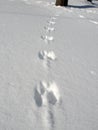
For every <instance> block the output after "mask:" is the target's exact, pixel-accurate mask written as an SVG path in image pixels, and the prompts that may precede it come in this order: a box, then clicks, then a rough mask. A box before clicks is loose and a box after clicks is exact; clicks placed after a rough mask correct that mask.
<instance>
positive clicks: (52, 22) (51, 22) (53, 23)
mask: <svg viewBox="0 0 98 130" xmlns="http://www.w3.org/2000/svg"><path fill="white" fill-rule="evenodd" d="M48 23H49V25H55V24H56V22H55V21H52V20H50V21H48Z"/></svg>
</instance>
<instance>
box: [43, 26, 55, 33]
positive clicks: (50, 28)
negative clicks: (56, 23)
mask: <svg viewBox="0 0 98 130" xmlns="http://www.w3.org/2000/svg"><path fill="white" fill-rule="evenodd" d="M44 29H45V30H46V31H47V32H53V31H55V29H54V28H53V27H44Z"/></svg>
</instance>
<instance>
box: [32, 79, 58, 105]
mask: <svg viewBox="0 0 98 130" xmlns="http://www.w3.org/2000/svg"><path fill="white" fill-rule="evenodd" d="M34 100H35V103H36V105H37V106H38V107H41V106H49V104H50V105H56V103H60V100H61V97H60V94H59V90H58V87H57V85H56V83H55V82H48V83H47V82H45V81H41V82H40V83H39V84H38V85H37V86H36V88H35V91H34Z"/></svg>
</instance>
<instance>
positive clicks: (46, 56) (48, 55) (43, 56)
mask: <svg viewBox="0 0 98 130" xmlns="http://www.w3.org/2000/svg"><path fill="white" fill-rule="evenodd" d="M39 58H40V59H43V60H51V61H54V60H56V55H55V53H54V52H53V51H49V52H47V51H40V52H39Z"/></svg>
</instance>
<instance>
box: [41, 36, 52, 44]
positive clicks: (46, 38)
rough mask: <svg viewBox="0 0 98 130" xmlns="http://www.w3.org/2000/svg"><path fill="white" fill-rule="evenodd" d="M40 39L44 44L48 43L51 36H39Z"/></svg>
mask: <svg viewBox="0 0 98 130" xmlns="http://www.w3.org/2000/svg"><path fill="white" fill-rule="evenodd" d="M41 39H42V40H44V41H45V42H46V43H49V42H50V41H53V40H54V38H53V36H47V35H46V36H41Z"/></svg>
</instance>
